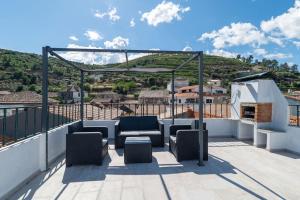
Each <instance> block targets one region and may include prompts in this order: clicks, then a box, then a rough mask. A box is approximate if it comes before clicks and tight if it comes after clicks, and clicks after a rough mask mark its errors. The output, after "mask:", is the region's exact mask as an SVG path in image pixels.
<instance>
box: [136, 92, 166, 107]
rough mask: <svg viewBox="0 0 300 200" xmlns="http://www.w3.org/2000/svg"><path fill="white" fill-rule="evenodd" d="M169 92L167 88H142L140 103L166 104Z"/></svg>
mask: <svg viewBox="0 0 300 200" xmlns="http://www.w3.org/2000/svg"><path fill="white" fill-rule="evenodd" d="M168 98H169V92H168V91H167V90H142V91H141V92H140V95H139V97H138V101H139V103H140V104H166V103H168Z"/></svg>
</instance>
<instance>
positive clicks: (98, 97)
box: [91, 91, 121, 106]
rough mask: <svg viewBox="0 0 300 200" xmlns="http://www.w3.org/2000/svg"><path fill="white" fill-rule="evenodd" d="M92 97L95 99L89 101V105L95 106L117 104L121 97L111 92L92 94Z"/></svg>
mask: <svg viewBox="0 0 300 200" xmlns="http://www.w3.org/2000/svg"><path fill="white" fill-rule="evenodd" d="M93 95H94V96H95V98H94V99H93V100H92V101H91V104H92V105H95V106H102V105H108V104H111V103H118V102H120V100H121V96H120V95H119V94H117V93H115V92H112V91H107V92H98V93H93Z"/></svg>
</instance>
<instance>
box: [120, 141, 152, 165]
mask: <svg viewBox="0 0 300 200" xmlns="http://www.w3.org/2000/svg"><path fill="white" fill-rule="evenodd" d="M124 162H125V163H126V164H127V163H151V162H152V145H151V140H150V138H149V137H127V138H126V140H125V145H124Z"/></svg>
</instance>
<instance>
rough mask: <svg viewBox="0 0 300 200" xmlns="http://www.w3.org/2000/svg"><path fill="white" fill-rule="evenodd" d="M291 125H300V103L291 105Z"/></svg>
mask: <svg viewBox="0 0 300 200" xmlns="http://www.w3.org/2000/svg"><path fill="white" fill-rule="evenodd" d="M289 110H290V112H289V113H290V116H289V125H290V126H298V127H300V105H289Z"/></svg>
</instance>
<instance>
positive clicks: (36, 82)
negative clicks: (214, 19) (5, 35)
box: [0, 49, 300, 92]
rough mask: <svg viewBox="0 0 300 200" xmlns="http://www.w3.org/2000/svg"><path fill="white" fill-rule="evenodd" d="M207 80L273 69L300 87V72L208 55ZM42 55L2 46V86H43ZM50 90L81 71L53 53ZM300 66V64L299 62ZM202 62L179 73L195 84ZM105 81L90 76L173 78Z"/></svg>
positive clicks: (166, 60)
mask: <svg viewBox="0 0 300 200" xmlns="http://www.w3.org/2000/svg"><path fill="white" fill-rule="evenodd" d="M188 58H189V56H187V55H164V54H161V55H160V54H153V55H146V56H143V57H140V58H137V59H134V60H131V61H129V63H128V66H129V67H164V68H174V67H176V66H178V65H180V64H181V63H182V62H184V61H185V60H187V59H188ZM204 64H205V81H206V80H207V79H209V78H213V79H221V80H222V84H223V86H224V87H229V85H230V83H231V81H232V80H233V79H235V78H237V77H240V76H242V75H243V74H249V73H255V72H260V71H266V70H271V71H272V72H273V78H274V79H275V81H276V82H277V83H278V84H279V85H280V87H281V88H282V89H286V88H291V87H299V86H300V75H299V73H298V72H297V70H295V66H293V67H292V68H291V67H289V66H288V65H287V64H286V63H284V64H279V63H278V62H277V61H275V60H266V59H264V60H262V61H257V60H256V61H253V59H252V58H251V57H249V58H242V57H241V58H239V59H236V58H224V57H219V56H212V55H204ZM41 65H42V63H41V56H40V55H37V54H32V53H22V52H16V51H10V50H4V49H0V90H10V91H21V90H32V91H37V92H40V90H41V78H42V77H41V74H42V71H41ZM49 65H50V68H49V82H50V85H49V91H62V90H64V89H65V88H66V86H67V85H69V84H73V83H75V84H78V82H79V74H78V72H77V71H76V70H75V69H73V68H71V67H67V65H66V64H65V63H63V62H62V61H60V60H58V59H56V58H52V57H50V59H49ZM106 66H108V67H117V66H118V67H127V65H126V63H120V64H111V65H106ZM85 67H86V68H99V67H104V66H100V65H85ZM296 68H297V66H296ZM197 74H198V63H197V62H196V61H192V62H191V63H189V64H188V65H186V66H185V67H183V68H182V69H181V70H180V71H178V72H177V73H176V76H180V77H186V78H188V79H189V80H190V81H191V83H192V84H194V83H197ZM103 79H104V80H103V81H102V82H101V83H95V81H94V80H93V79H91V78H87V80H86V81H87V84H86V85H85V86H86V88H87V89H89V88H90V87H91V85H93V84H94V85H96V84H98V85H99V84H103V83H106V84H117V82H120V81H122V84H123V83H124V82H130V81H131V82H134V83H140V85H141V87H154V86H155V87H157V88H159V87H165V86H166V84H167V82H168V81H169V80H170V75H169V74H149V73H147V74H143V73H135V74H129V73H113V74H104V77H103Z"/></svg>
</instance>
